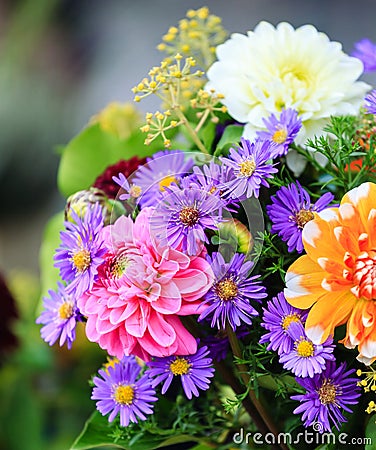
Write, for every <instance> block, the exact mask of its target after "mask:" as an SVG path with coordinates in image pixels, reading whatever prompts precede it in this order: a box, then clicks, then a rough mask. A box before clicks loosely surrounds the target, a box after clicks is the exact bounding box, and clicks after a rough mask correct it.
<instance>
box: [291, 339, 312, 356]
mask: <svg viewBox="0 0 376 450" xmlns="http://www.w3.org/2000/svg"><path fill="white" fill-rule="evenodd" d="M295 345H296V352H297V353H298V355H299V356H301V357H302V358H309V357H310V356H313V355H314V353H315V349H314V347H313V344H312V342H311V341H308V340H307V339H301V340H300V341H298V342H296V343H295Z"/></svg>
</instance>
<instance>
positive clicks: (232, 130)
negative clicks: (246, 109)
mask: <svg viewBox="0 0 376 450" xmlns="http://www.w3.org/2000/svg"><path fill="white" fill-rule="evenodd" d="M242 133H243V127H241V126H239V125H228V126H227V127H226V128H225V131H224V132H223V134H222V136H221V138H220V140H219V142H218V144H217V149H216V151H215V153H214V155H215V156H219V155H220V154H224V153H226V152H227V151H228V150H229V149H230V148H231V147H232V146H234V145H235V144H237V143H238V142H239V141H240V138H241V135H242Z"/></svg>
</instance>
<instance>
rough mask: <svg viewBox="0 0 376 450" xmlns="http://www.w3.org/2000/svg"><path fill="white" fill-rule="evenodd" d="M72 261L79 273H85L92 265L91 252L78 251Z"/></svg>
mask: <svg viewBox="0 0 376 450" xmlns="http://www.w3.org/2000/svg"><path fill="white" fill-rule="evenodd" d="M71 259H72V263H73V265H74V267H75V269H76V270H77V272H85V270H86V269H88V267H89V266H90V263H91V256H90V252H89V250H86V249H82V250H78V251H77V252H76V253H74V255H73V256H72V258H71Z"/></svg>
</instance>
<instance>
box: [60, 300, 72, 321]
mask: <svg viewBox="0 0 376 450" xmlns="http://www.w3.org/2000/svg"><path fill="white" fill-rule="evenodd" d="M73 311H74V304H73V302H64V303H63V304H62V305H60V307H59V309H58V315H59V317H60V319H63V320H66V319H69V318H70V317H72V316H73Z"/></svg>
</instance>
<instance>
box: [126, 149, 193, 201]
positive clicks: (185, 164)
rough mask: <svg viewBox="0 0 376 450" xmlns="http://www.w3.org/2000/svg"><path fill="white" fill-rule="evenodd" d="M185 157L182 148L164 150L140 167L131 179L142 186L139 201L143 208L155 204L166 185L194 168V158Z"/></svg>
mask: <svg viewBox="0 0 376 450" xmlns="http://www.w3.org/2000/svg"><path fill="white" fill-rule="evenodd" d="M185 158H186V154H185V152H183V151H181V150H162V151H160V152H157V153H155V154H154V155H153V156H152V157H150V158H147V163H146V164H145V165H143V166H141V167H139V168H138V170H137V171H136V172H135V173H134V176H132V179H131V181H132V183H133V184H134V185H136V186H139V187H140V188H141V191H142V196H141V197H140V199H139V203H140V206H141V207H142V208H144V207H145V206H154V205H155V204H156V202H158V201H159V200H160V199H161V198H162V197H163V193H164V191H165V188H166V187H168V186H170V185H171V184H172V183H176V182H178V181H179V180H180V178H181V177H182V176H183V175H186V174H187V173H189V172H190V171H191V170H192V167H193V160H192V159H191V158H189V159H188V160H186V159H185Z"/></svg>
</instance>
